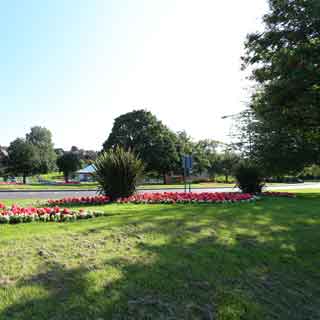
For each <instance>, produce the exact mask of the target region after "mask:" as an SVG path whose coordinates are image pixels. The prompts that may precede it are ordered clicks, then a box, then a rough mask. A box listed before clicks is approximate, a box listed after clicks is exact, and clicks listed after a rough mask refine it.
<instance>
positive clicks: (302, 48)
mask: <svg viewBox="0 0 320 320" xmlns="http://www.w3.org/2000/svg"><path fill="white" fill-rule="evenodd" d="M269 7H270V10H269V12H268V13H267V14H266V15H265V16H264V18H263V21H264V25H265V30H264V31H263V32H257V33H253V34H250V35H248V37H247V41H246V54H245V56H244V57H243V61H244V67H248V66H249V67H250V68H251V69H252V70H253V71H252V77H251V78H252V79H253V80H255V81H256V83H257V89H256V91H255V93H254V94H253V96H252V99H251V108H252V110H253V111H254V113H255V119H256V122H257V123H256V125H255V127H254V129H255V131H254V142H253V148H254V149H255V150H254V152H255V154H256V155H255V156H256V158H257V159H258V160H259V161H263V162H264V163H265V164H266V166H267V167H269V169H270V172H278V173H280V172H282V173H286V172H297V171H299V170H301V169H302V168H303V167H304V166H305V165H308V164H313V163H319V162H320V108H319V101H320V82H319V79H320V69H319V62H320V60H319V52H320V2H319V1H318V0H308V1H306V0H282V1H279V0H269Z"/></svg>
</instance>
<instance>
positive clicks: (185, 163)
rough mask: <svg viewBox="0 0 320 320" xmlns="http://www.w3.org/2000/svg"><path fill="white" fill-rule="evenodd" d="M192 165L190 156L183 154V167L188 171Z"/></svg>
mask: <svg viewBox="0 0 320 320" xmlns="http://www.w3.org/2000/svg"><path fill="white" fill-rule="evenodd" d="M192 165H193V161H192V156H190V155H185V156H183V159H182V166H183V169H186V170H188V171H190V170H191V169H192Z"/></svg>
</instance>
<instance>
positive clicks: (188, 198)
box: [117, 192, 257, 204]
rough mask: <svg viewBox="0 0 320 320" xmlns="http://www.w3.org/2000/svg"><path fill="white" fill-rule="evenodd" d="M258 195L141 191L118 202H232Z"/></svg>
mask: <svg viewBox="0 0 320 320" xmlns="http://www.w3.org/2000/svg"><path fill="white" fill-rule="evenodd" d="M256 199H257V197H256V196H254V195H252V194H248V193H235V192H229V193H227V192H221V193H212V192H202V193H192V192H189V193H180V192H163V193H141V194H136V195H134V196H131V197H128V198H122V199H119V200H118V201H117V202H118V203H147V204H153V203H155V204H157V203H232V202H249V201H253V200H256Z"/></svg>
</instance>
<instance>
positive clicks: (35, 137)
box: [26, 126, 57, 173]
mask: <svg viewBox="0 0 320 320" xmlns="http://www.w3.org/2000/svg"><path fill="white" fill-rule="evenodd" d="M26 141H27V142H28V143H30V144H32V145H33V146H34V147H35V149H36V153H37V157H38V162H39V163H38V168H37V173H48V172H49V171H52V170H53V169H54V168H55V165H56V159H57V156H56V153H55V151H54V148H53V143H52V134H51V132H50V130H48V129H47V128H44V127H39V126H36V127H33V128H31V131H30V133H27V134H26Z"/></svg>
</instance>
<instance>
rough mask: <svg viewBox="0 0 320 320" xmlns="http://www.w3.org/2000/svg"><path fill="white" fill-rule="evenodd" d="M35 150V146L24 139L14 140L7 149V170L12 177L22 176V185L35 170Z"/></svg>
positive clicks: (36, 161)
mask: <svg viewBox="0 0 320 320" xmlns="http://www.w3.org/2000/svg"><path fill="white" fill-rule="evenodd" d="M37 164H38V159H37V150H36V148H35V146H34V145H33V144H31V143H29V142H27V141H26V140H24V139H20V138H18V139H16V140H14V141H13V142H11V143H10V146H9V148H8V170H9V172H10V173H11V174H13V175H22V177H23V183H24V184H25V183H26V178H27V176H29V175H31V174H33V173H35V172H36V170H37Z"/></svg>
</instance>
